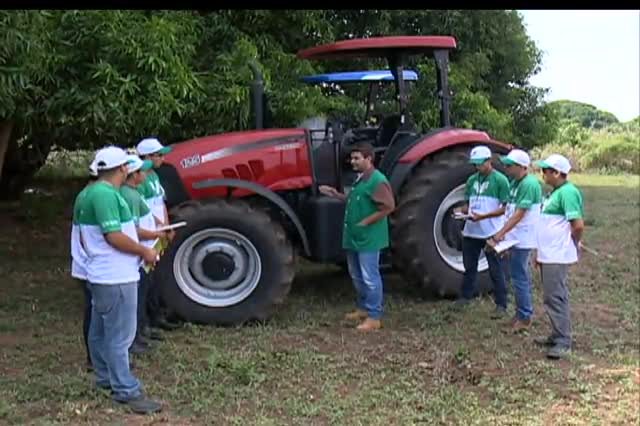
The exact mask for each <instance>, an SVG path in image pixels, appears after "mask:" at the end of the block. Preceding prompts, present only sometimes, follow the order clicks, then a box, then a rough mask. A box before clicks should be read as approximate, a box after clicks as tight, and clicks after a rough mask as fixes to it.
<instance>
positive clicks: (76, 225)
mask: <svg viewBox="0 0 640 426" xmlns="http://www.w3.org/2000/svg"><path fill="white" fill-rule="evenodd" d="M96 179H98V170H97V169H96V167H95V164H93V163H91V165H90V166H89V182H88V183H87V185H86V186H85V187H84V188H83V189H82V190H81V191H80V192H79V193H78V195H77V196H76V199H75V202H74V204H73V218H72V224H71V276H72V277H73V278H75V279H76V280H78V282H79V283H80V285H81V286H82V290H83V294H84V315H83V319H82V337H83V340H84V346H85V351H86V354H87V367H88V368H89V369H93V367H92V365H91V354H90V353H89V324H91V289H90V288H89V284H88V283H87V268H86V263H87V260H88V258H87V253H86V251H85V249H84V243H83V242H82V239H81V238H80V222H79V221H78V220H79V214H80V209H79V206H80V205H81V203H82V201H81V200H82V199H83V198H84V197H85V195H86V194H87V189H88V188H89V186H90V185H91V184H93V183H94V182H95V181H96Z"/></svg>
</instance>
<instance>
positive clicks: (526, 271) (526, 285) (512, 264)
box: [509, 248, 533, 320]
mask: <svg viewBox="0 0 640 426" xmlns="http://www.w3.org/2000/svg"><path fill="white" fill-rule="evenodd" d="M530 254H531V249H519V248H513V249H511V254H510V257H509V271H510V275H511V285H512V286H513V293H514V296H515V299H516V317H517V318H518V319H520V320H528V319H531V316H532V315H533V301H532V297H531V288H532V285H531V270H530V267H529V255H530Z"/></svg>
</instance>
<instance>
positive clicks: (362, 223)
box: [356, 220, 367, 226]
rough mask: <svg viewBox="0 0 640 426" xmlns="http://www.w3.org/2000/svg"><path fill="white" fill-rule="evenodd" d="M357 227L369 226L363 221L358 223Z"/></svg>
mask: <svg viewBox="0 0 640 426" xmlns="http://www.w3.org/2000/svg"><path fill="white" fill-rule="evenodd" d="M356 226H367V224H366V223H364V220H361V221H360V222H358V223H357V224H356Z"/></svg>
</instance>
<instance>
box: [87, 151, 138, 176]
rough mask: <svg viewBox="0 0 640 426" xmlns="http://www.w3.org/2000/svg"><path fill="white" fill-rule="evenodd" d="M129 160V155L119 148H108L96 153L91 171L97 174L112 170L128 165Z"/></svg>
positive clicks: (90, 167)
mask: <svg viewBox="0 0 640 426" xmlns="http://www.w3.org/2000/svg"><path fill="white" fill-rule="evenodd" d="M127 161H129V159H128V158H127V153H126V152H125V151H124V149H122V148H118V147H117V146H108V147H106V148H102V149H101V150H99V151H98V152H96V156H95V158H94V160H93V162H92V163H91V165H90V166H89V169H90V170H91V171H92V172H93V171H94V170H95V171H96V173H97V172H98V171H101V170H111V169H115V168H116V167H119V166H122V165H123V164H126V163H127Z"/></svg>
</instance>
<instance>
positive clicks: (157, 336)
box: [142, 327, 164, 341]
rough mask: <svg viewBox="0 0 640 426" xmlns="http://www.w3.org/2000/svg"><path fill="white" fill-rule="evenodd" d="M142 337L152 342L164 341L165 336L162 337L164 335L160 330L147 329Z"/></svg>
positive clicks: (143, 331)
mask: <svg viewBox="0 0 640 426" xmlns="http://www.w3.org/2000/svg"><path fill="white" fill-rule="evenodd" d="M142 335H143V336H144V337H147V338H149V339H151V340H158V341H162V340H164V336H163V335H162V333H161V332H160V331H158V330H154V329H153V328H151V327H145V328H144V330H142Z"/></svg>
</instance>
